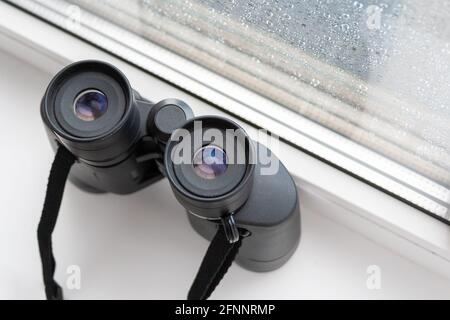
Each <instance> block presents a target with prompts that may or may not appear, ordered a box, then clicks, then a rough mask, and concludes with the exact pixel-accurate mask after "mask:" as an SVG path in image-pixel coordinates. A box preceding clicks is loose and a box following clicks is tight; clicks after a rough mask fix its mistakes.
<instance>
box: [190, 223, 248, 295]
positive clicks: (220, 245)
mask: <svg viewBox="0 0 450 320" xmlns="http://www.w3.org/2000/svg"><path fill="white" fill-rule="evenodd" d="M241 244H242V238H241V237H239V240H238V241H236V242H234V243H230V242H229V241H228V238H227V236H226V233H225V230H224V227H223V225H220V226H219V228H218V230H217V233H216V235H215V236H214V239H213V240H212V242H211V244H210V245H209V247H208V250H207V251H206V255H205V257H204V258H203V261H202V264H201V266H200V269H199V270H198V272H197V275H196V277H195V280H194V283H193V284H192V286H191V289H190V290H189V293H188V300H206V299H208V298H209V296H210V295H211V294H212V292H213V291H214V289H215V288H216V287H217V285H218V284H219V282H220V281H221V280H222V278H223V276H224V275H225V273H227V271H228V269H229V268H230V266H231V264H232V263H233V261H234V258H235V257H236V255H237V254H238V252H239V248H240V246H241Z"/></svg>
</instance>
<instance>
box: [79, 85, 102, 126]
mask: <svg viewBox="0 0 450 320" xmlns="http://www.w3.org/2000/svg"><path fill="white" fill-rule="evenodd" d="M107 109H108V99H107V98H106V95H104V94H103V93H102V92H100V91H98V90H86V91H83V92H82V93H80V94H79V95H78V96H77V98H76V99H75V103H74V112H75V115H76V116H77V117H78V118H79V119H81V120H83V121H94V120H96V119H98V118H100V117H101V116H102V115H103V114H104V113H105V112H106V110H107Z"/></svg>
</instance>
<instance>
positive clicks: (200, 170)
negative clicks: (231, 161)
mask: <svg viewBox="0 0 450 320" xmlns="http://www.w3.org/2000/svg"><path fill="white" fill-rule="evenodd" d="M193 165H194V171H195V173H196V174H197V175H198V176H199V177H202V178H204V179H208V180H211V179H215V178H216V177H218V176H220V175H221V174H223V173H224V172H225V171H227V168H228V158H227V155H226V153H225V151H223V150H222V149H221V148H219V147H217V146H213V145H209V146H206V147H203V148H201V149H199V150H198V151H197V152H196V153H195V155H194V159H193Z"/></svg>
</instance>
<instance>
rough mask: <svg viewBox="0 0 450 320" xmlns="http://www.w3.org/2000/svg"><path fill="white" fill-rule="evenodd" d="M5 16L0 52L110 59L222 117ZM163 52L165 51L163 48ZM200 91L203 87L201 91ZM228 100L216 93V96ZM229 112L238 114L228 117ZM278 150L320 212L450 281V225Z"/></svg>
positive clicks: (54, 59) (50, 30) (46, 27)
mask: <svg viewBox="0 0 450 320" xmlns="http://www.w3.org/2000/svg"><path fill="white" fill-rule="evenodd" d="M0 16H1V17H2V19H0V50H4V51H8V52H11V53H13V54H14V55H16V56H17V57H19V58H20V59H22V60H24V61H27V62H29V63H31V64H32V65H35V66H36V67H37V68H40V69H42V70H44V71H46V72H49V73H55V72H56V71H58V70H59V69H60V68H61V67H62V66H63V65H66V64H68V63H71V62H74V61H79V60H83V59H100V60H105V61H109V62H111V63H113V64H114V65H116V66H117V67H119V68H120V69H121V70H123V72H124V73H125V74H126V75H127V77H129V78H130V80H131V83H132V85H133V87H135V88H136V89H137V90H138V91H141V94H142V95H143V96H145V97H146V98H148V99H150V100H153V101H158V100H160V99H162V98H167V97H169V96H171V97H177V98H181V99H184V100H186V102H188V103H189V104H190V105H191V106H192V107H193V109H194V112H195V113H196V114H197V115H201V114H224V113H223V112H222V111H221V110H219V109H217V108H214V107H213V106H211V105H209V104H208V103H207V102H205V101H204V100H199V99H197V98H195V97H194V96H192V95H189V94H187V93H186V92H185V91H182V90H180V89H178V88H176V87H174V86H172V85H170V84H169V83H168V82H166V81H162V80H160V79H158V78H157V77H154V76H151V75H150V74H149V73H147V72H145V71H144V70H143V69H141V68H136V67H135V66H133V65H131V64H129V63H127V62H126V61H125V60H122V59H119V58H117V57H115V56H113V55H111V54H109V53H107V52H105V51H103V50H100V49H98V48H96V47H94V46H92V45H90V44H88V43H87V42H85V41H82V40H80V39H78V38H76V37H73V36H70V35H68V34H67V33H66V32H64V31H62V30H60V29H58V28H55V27H54V26H52V25H50V24H48V23H46V22H43V21H41V20H40V19H37V18H36V17H33V16H31V15H29V14H27V13H25V12H23V11H21V10H19V9H17V8H14V7H12V6H10V5H8V4H6V3H4V2H0ZM155 50H158V48H155ZM159 50H163V49H162V48H159ZM176 59H182V58H179V57H178V58H176ZM177 63H186V61H182V60H171V63H170V65H176V64H177ZM192 67H193V68H194V67H195V66H192ZM197 67H198V66H197ZM152 68H154V69H155V70H159V71H160V72H159V73H158V72H156V73H157V74H159V75H160V76H162V75H164V77H168V78H170V77H171V76H172V77H173V76H179V75H177V74H176V73H175V72H174V70H172V69H170V70H169V69H167V68H166V69H165V67H164V65H161V64H159V63H158V62H157V61H154V62H153V65H152ZM158 68H159V69H158ZM152 71H153V72H154V70H152ZM216 80H218V79H216ZM149 84H151V86H152V87H154V88H155V90H154V91H153V92H148V91H146V90H145V88H148V87H149ZM191 85H195V83H192V84H191ZM197 85H198V84H197ZM228 85H233V86H234V87H233V89H235V90H236V94H241V93H242V94H244V91H245V90H246V89H245V88H242V87H240V86H238V85H236V84H228ZM199 90H205V89H204V88H199ZM241 90H244V91H241ZM247 91H248V90H247ZM198 92H202V91H198ZM247 93H248V92H247ZM24 94H26V93H24ZM204 95H208V100H213V101H214V97H211V96H209V95H217V92H214V90H210V91H204ZM222 98H223V97H221V96H217V97H216V99H222ZM227 102H229V103H230V104H227V106H229V108H231V109H233V110H232V111H233V112H234V113H235V114H238V115H241V116H242V117H243V118H247V117H248V116H251V117H252V118H251V119H253V120H257V119H255V117H258V112H255V113H252V114H251V115H249V114H245V115H244V114H240V111H239V109H242V106H240V105H239V103H238V102H236V101H234V102H233V101H232V100H230V101H227ZM30 107H31V106H30ZM36 107H37V106H36ZM226 116H227V117H230V118H233V117H232V116H230V115H229V114H226ZM259 116H261V115H259ZM234 120H235V121H237V122H239V123H240V124H241V125H242V126H243V127H244V128H245V129H246V130H247V131H248V132H249V134H250V135H251V136H253V137H254V138H256V137H257V135H256V133H257V132H256V129H255V128H254V127H252V126H251V125H249V124H248V123H245V122H242V121H240V120H239V119H234ZM279 129H280V130H285V129H286V128H279ZM278 155H279V157H280V159H281V160H282V161H283V163H284V164H285V165H286V167H287V168H288V170H289V171H290V172H291V174H292V175H293V176H294V178H295V181H296V183H297V185H298V187H299V188H302V189H303V190H306V192H311V193H314V194H315V196H317V197H318V199H323V201H318V203H317V205H318V206H320V208H321V209H320V210H319V211H320V212H322V213H323V214H324V215H326V216H328V217H329V218H331V219H333V220H334V221H336V222H339V223H341V224H344V225H346V226H348V227H349V228H351V229H353V230H355V231H357V232H359V233H361V234H363V235H365V236H367V237H368V238H370V239H372V240H373V241H375V242H377V243H378V244H381V245H383V246H384V247H387V248H390V249H391V250H393V251H395V252H397V253H398V254H400V255H402V256H404V257H406V258H408V259H410V260H412V261H414V262H416V263H418V264H420V265H423V266H425V267H426V268H428V269H430V270H432V271H435V272H438V273H440V274H442V275H445V276H447V277H448V278H450V227H449V226H448V225H446V224H444V223H442V222H440V221H438V220H437V219H435V218H433V217H431V216H428V215H427V214H425V213H423V212H421V211H419V210H417V209H415V208H413V207H411V206H409V205H408V204H406V203H404V202H401V201H399V200H397V199H395V198H393V197H391V196H389V195H388V194H386V193H384V192H382V191H379V190H377V189H375V188H373V187H371V186H369V185H368V184H366V183H364V182H362V181H360V180H358V179H355V178H353V177H351V176H350V175H348V174H346V173H344V172H342V171H340V170H338V169H336V168H334V167H331V166H329V165H327V164H326V163H324V162H322V161H320V160H317V159H316V158H314V157H311V156H309V155H307V154H305V153H303V152H301V151H299V150H298V149H297V148H294V147H293V146H291V145H289V144H286V143H281V145H280V150H279V154H278Z"/></svg>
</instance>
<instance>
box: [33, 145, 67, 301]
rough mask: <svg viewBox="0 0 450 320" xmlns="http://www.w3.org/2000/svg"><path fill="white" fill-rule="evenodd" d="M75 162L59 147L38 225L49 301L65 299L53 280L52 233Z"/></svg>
mask: <svg viewBox="0 0 450 320" xmlns="http://www.w3.org/2000/svg"><path fill="white" fill-rule="evenodd" d="M74 162H75V157H74V156H73V155H72V154H71V153H70V152H69V151H68V150H67V149H66V148H65V147H63V146H59V147H58V150H57V151H56V155H55V160H54V161H53V164H52V168H51V170H50V176H49V178H48V184H47V193H46V194H45V201H44V208H43V210H42V216H41V220H40V221H39V225H38V231H37V234H38V243H39V252H40V255H41V262H42V272H43V276H44V284H45V294H46V297H47V300H62V299H63V293H62V288H61V287H60V286H59V285H58V283H57V282H56V281H55V280H54V279H53V276H54V274H55V268H56V263H55V257H54V256H53V248H52V233H53V230H54V229H55V225H56V220H57V218H58V213H59V208H60V207H61V201H62V197H63V194H64V187H65V185H66V180H67V177H68V175H69V171H70V168H71V167H72V165H73V164H74Z"/></svg>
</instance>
